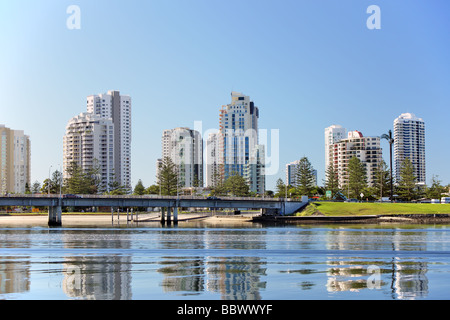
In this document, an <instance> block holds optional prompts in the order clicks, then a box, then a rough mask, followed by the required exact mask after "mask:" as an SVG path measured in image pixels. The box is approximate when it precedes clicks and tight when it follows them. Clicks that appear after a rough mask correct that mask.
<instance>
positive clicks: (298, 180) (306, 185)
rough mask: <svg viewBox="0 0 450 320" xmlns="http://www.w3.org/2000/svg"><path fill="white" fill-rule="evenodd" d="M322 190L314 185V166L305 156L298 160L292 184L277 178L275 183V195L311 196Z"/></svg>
mask: <svg viewBox="0 0 450 320" xmlns="http://www.w3.org/2000/svg"><path fill="white" fill-rule="evenodd" d="M323 193H324V190H323V188H321V187H318V186H317V185H316V176H315V170H314V167H313V166H312V165H311V162H310V161H309V160H308V158H307V157H303V158H301V159H300V160H299V163H298V166H297V172H296V174H295V177H294V183H293V185H286V184H285V183H284V182H283V180H281V179H278V180H277V183H276V192H275V196H276V197H296V196H313V195H317V194H323Z"/></svg>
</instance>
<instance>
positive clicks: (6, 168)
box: [0, 125, 31, 194]
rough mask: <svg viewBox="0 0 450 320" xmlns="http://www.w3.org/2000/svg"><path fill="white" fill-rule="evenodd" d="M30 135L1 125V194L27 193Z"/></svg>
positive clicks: (29, 165) (29, 166)
mask: <svg viewBox="0 0 450 320" xmlns="http://www.w3.org/2000/svg"><path fill="white" fill-rule="evenodd" d="M30 158H31V145H30V137H29V136H27V135H25V134H24V132H23V131H22V130H12V129H9V128H7V127H5V125H0V194H5V193H25V191H26V185H27V184H28V187H30V188H31V185H30V179H31V178H30V173H31V162H30Z"/></svg>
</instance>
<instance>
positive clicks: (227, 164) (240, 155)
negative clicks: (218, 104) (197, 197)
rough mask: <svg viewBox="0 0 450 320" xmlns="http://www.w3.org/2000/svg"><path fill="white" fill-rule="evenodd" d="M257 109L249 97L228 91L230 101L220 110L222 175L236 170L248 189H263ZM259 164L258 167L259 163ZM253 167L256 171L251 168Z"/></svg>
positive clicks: (262, 150)
mask: <svg viewBox="0 0 450 320" xmlns="http://www.w3.org/2000/svg"><path fill="white" fill-rule="evenodd" d="M258 118H259V109H258V108H257V107H256V106H255V105H254V103H253V101H250V97H249V96H246V95H243V94H242V93H239V92H231V103H230V104H228V105H224V106H222V109H221V110H220V120H219V121H220V122H219V123H220V140H219V149H220V155H219V156H220V157H221V158H222V160H221V161H222V162H221V164H223V172H222V176H223V179H224V180H226V179H228V177H230V176H231V175H233V174H235V173H237V174H239V175H241V176H243V177H244V178H245V179H246V180H247V183H248V184H249V186H250V190H251V191H253V192H257V193H260V194H261V193H263V192H264V191H265V179H263V178H261V177H258V178H254V177H257V176H259V175H261V174H264V169H263V170H261V168H263V167H264V160H265V155H264V147H263V146H260V145H259V144H258ZM261 166H262V167H261ZM252 170H253V171H254V170H257V172H252Z"/></svg>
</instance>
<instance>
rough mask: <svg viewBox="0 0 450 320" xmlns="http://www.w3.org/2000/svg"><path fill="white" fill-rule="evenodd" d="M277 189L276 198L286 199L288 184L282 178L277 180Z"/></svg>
mask: <svg viewBox="0 0 450 320" xmlns="http://www.w3.org/2000/svg"><path fill="white" fill-rule="evenodd" d="M276 189H277V192H276V193H275V197H278V198H284V197H285V196H286V184H285V183H284V182H283V180H281V178H278V180H277V184H276Z"/></svg>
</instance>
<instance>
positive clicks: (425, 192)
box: [325, 157, 447, 201]
mask: <svg viewBox="0 0 450 320" xmlns="http://www.w3.org/2000/svg"><path fill="white" fill-rule="evenodd" d="M346 175H347V176H348V179H347V183H346V184H345V185H343V186H342V188H339V182H338V173H337V172H336V170H335V169H334V167H333V166H332V165H330V166H329V168H328V169H327V171H326V181H325V188H326V189H327V190H330V191H331V192H332V194H333V195H335V194H336V193H337V192H341V193H342V194H344V195H346V196H347V197H349V198H360V195H361V194H363V195H364V198H369V199H380V198H382V197H390V195H391V172H390V170H389V168H388V166H387V164H386V163H385V162H384V161H381V163H380V164H379V165H378V166H377V167H376V168H375V174H374V180H373V181H372V183H371V186H370V187H369V183H368V181H367V175H366V170H365V166H364V164H363V163H362V162H361V161H360V160H359V159H358V158H356V157H353V158H351V159H350V161H349V164H348V168H347V172H346ZM392 187H393V192H394V193H395V195H396V198H397V199H401V200H405V201H411V200H417V199H420V198H423V197H427V198H432V199H440V197H441V194H442V193H444V192H446V190H447V188H446V187H444V186H443V185H442V184H441V181H440V180H439V179H438V177H437V176H433V178H432V183H431V186H429V187H426V186H419V185H417V178H416V176H415V175H414V166H413V164H412V162H411V160H410V159H409V158H406V159H405V160H404V161H403V163H402V164H401V167H400V179H399V181H396V183H395V184H393V186H392Z"/></svg>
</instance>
